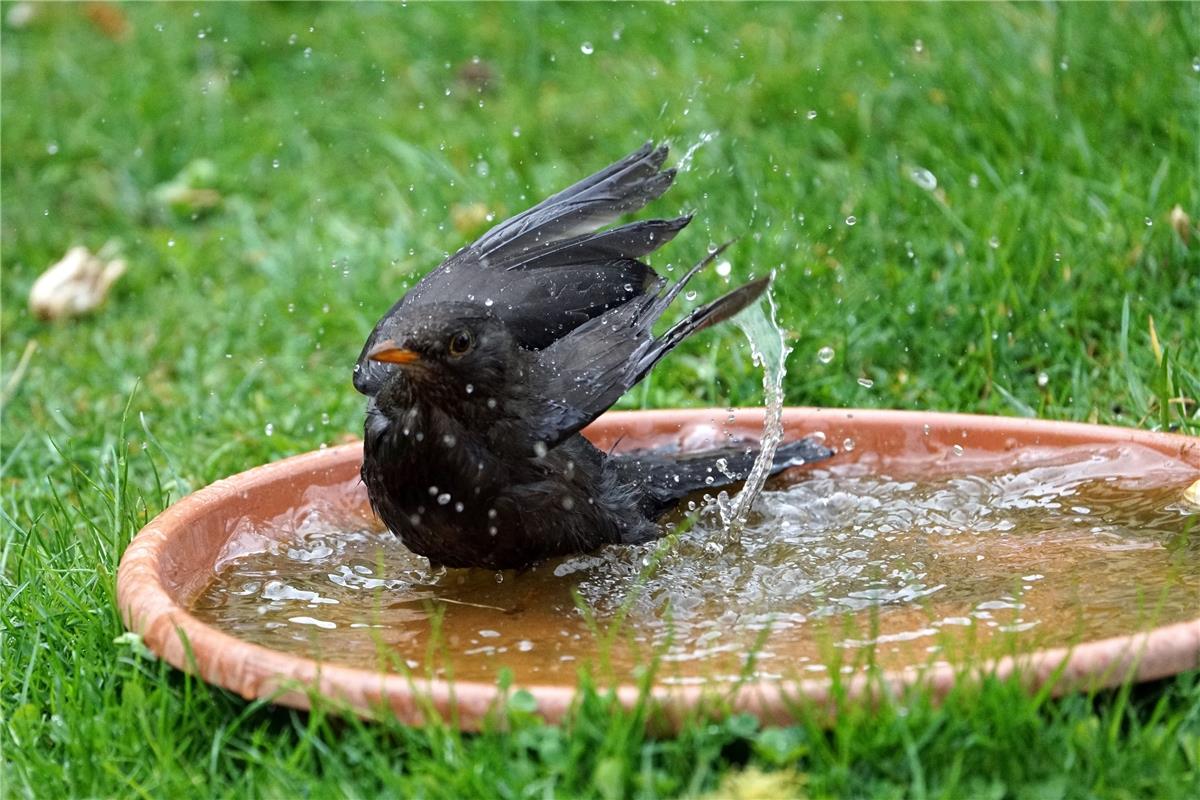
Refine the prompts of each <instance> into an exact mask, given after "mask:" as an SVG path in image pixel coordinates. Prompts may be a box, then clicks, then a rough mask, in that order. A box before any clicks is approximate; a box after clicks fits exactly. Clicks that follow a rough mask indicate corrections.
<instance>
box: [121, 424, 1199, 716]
mask: <svg viewBox="0 0 1200 800" xmlns="http://www.w3.org/2000/svg"><path fill="white" fill-rule="evenodd" d="M762 417H763V410H762V409H754V408H747V409H738V410H737V411H736V412H735V413H734V414H733V415H732V418H733V421H732V422H731V421H729V420H730V419H731V414H730V411H729V410H727V409H694V410H671V409H663V410H653V411H617V412H609V413H607V414H605V415H604V416H602V417H601V418H600V419H599V420H597V422H595V423H594V424H593V425H592V426H591V427H589V429H588V430H586V431H585V434H587V435H588V436H589V438H591V439H592V440H593V441H594V442H595V443H596V444H597V445H598V446H601V447H610V446H612V445H613V444H614V443H615V442H617V441H618V440H620V441H621V444H622V445H624V446H646V445H652V444H661V443H663V442H664V441H675V442H679V441H680V437H681V434H683V435H684V440H683V443H684V444H687V443H688V440H689V439H693V438H695V437H697V436H699V437H701V438H702V437H704V436H706V435H707V436H710V437H711V436H713V435H716V434H719V433H720V432H721V431H723V430H736V431H739V432H742V433H744V434H747V435H756V434H757V431H758V430H759V429H760V428H761V424H762ZM783 422H784V427H785V431H786V435H787V437H788V438H796V437H798V436H800V435H804V434H810V433H813V432H816V431H821V432H823V433H824V434H825V435H826V439H827V441H828V442H830V443H831V444H835V445H837V444H838V443H841V442H842V441H843V440H844V439H846V438H853V439H854V440H855V447H854V452H852V453H848V452H843V453H840V454H839V455H838V456H835V460H838V459H846V460H858V459H861V458H863V457H865V456H869V457H875V456H878V457H883V458H885V459H886V458H889V457H890V458H896V457H899V458H900V459H901V460H903V459H914V458H915V459H917V460H918V461H919V462H920V463H922V464H926V465H928V466H929V467H931V468H933V469H938V468H939V466H940V467H945V466H948V465H951V464H955V463H956V461H951V460H948V458H947V454H949V453H950V452H952V448H953V446H954V445H955V444H959V443H966V444H967V445H968V446H969V447H970V448H971V449H972V452H975V451H980V452H984V453H1004V452H1009V451H1012V450H1014V449H1016V448H1021V447H1028V446H1047V445H1049V446H1059V447H1065V446H1071V445H1079V444H1121V443H1133V444H1138V445H1141V446H1144V447H1148V448H1150V449H1153V450H1156V451H1158V452H1160V453H1163V454H1166V455H1169V456H1171V457H1173V458H1177V459H1180V460H1182V461H1185V462H1187V463H1188V464H1191V465H1193V466H1196V467H1197V468H1198V469H1200V438H1196V437H1188V436H1183V435H1177V434H1162V433H1155V432H1151V431H1143V430H1138V429H1129V428H1118V427H1110V426H1101V425H1090V424H1083V423H1071V422H1056V421H1050V420H1037V419H1025V418H1014V417H989V416H980V415H970V414H949V413H933V412H914V411H880V410H859V409H818V408H787V409H785V410H784V415H783ZM361 460H362V444H361V442H356V443H351V444H346V445H341V446H338V447H331V448H328V449H323V450H317V451H313V452H309V453H304V454H301V455H297V456H293V457H291V458H286V459H283V460H281V461H276V462H272V463H268V464H264V465H262V466H259V467H255V468H253V469H250V470H247V471H245V472H242V473H239V474H237V475H234V476H231V477H229V478H225V479H222V480H219V481H216V482H215V483H213V484H211V485H209V486H207V487H205V488H203V489H201V490H199V491H197V492H194V493H193V494H190V495H188V496H187V497H184V498H182V499H181V500H179V501H178V502H176V503H174V504H173V505H171V506H170V507H169V508H167V509H166V510H165V511H163V512H162V513H161V514H159V515H158V516H157V517H155V518H154V519H153V520H151V522H150V523H149V524H148V525H146V527H144V528H143V529H142V530H141V531H140V532H139V533H138V534H137V536H135V537H134V539H133V541H132V542H131V543H130V545H129V547H128V548H127V549H126V551H125V554H124V556H123V557H122V559H121V564H120V568H119V570H118V574H117V604H118V608H119V610H120V612H121V615H122V619H123V620H124V622H125V624H126V626H127V627H128V628H129V629H130V630H132V631H133V632H135V633H137V634H139V635H141V636H142V638H143V641H144V642H145V643H146V645H147V646H148V647H149V648H150V649H151V650H152V651H153V652H155V653H156V654H157V655H158V656H159V657H161V658H163V659H165V660H166V661H167V662H168V663H170V664H172V665H173V666H175V667H177V668H179V669H183V670H186V671H189V672H194V673H198V674H199V676H200V677H201V678H203V679H204V680H206V681H208V682H210V683H213V684H216V685H218V686H221V687H223V688H225V689H228V690H230V691H233V692H236V693H238V694H240V695H242V696H243V697H245V698H247V699H254V698H267V699H270V700H272V701H273V702H276V703H280V704H282V705H286V706H291V707H294V708H302V709H303V708H308V707H310V703H311V695H310V693H311V692H312V691H314V690H315V692H316V693H317V694H319V695H321V696H323V697H326V698H329V699H331V700H333V701H335V702H336V703H340V704H344V705H345V706H347V707H348V708H350V709H352V710H354V711H356V712H358V713H360V714H364V715H367V716H371V715H375V714H378V713H379V712H380V711H381V710H382V711H383V712H384V713H388V714H391V715H393V716H394V717H395V718H396V719H398V720H400V721H402V722H404V723H407V724H414V725H419V724H423V723H424V722H425V721H426V720H427V719H428V718H429V713H430V711H431V710H432V711H435V712H436V713H437V714H438V715H439V716H440V717H441V718H442V719H449V720H453V721H454V722H455V724H456V725H458V726H459V727H461V728H463V729H465V730H478V729H479V728H480V727H481V726H482V725H483V724H484V721H485V719H486V718H487V717H488V715H489V714H490V713H492V712H493V711H494V710H495V709H496V708H497V707H498V706H499V705H501V704H502V703H503V701H504V697H505V692H504V690H503V689H501V688H500V687H499V686H498V685H497V684H496V683H495V682H490V683H485V682H473V681H453V682H450V681H446V680H441V679H428V678H418V677H415V676H412V675H403V674H397V673H384V672H378V671H374V670H367V669H360V668H355V667H349V666H342V665H338V664H332V663H328V662H318V661H316V660H313V659H310V658H305V657H303V656H297V655H292V654H289V653H284V652H281V651H277V650H272V649H269V648H266V647H263V646H260V645H256V644H252V643H250V642H247V641H244V640H241V639H238V638H236V637H234V636H232V635H230V634H227V633H224V632H222V631H220V630H218V629H217V628H214V627H212V626H209V625H206V624H204V623H202V622H201V621H200V620H198V619H197V618H196V617H195V616H193V615H192V614H191V613H190V612H189V611H188V610H187V608H188V606H189V604H190V602H191V601H192V600H193V599H194V598H195V597H196V595H197V594H198V593H199V592H200V591H201V590H202V589H203V588H204V586H205V585H206V584H207V582H208V581H209V580H210V579H211V577H212V575H213V564H214V562H215V560H216V557H217V555H218V554H219V552H220V550H221V548H222V546H223V545H224V543H225V541H226V540H227V539H228V537H229V535H230V533H231V531H232V526H231V525H230V524H229V520H231V519H234V518H236V516H237V515H246V514H251V515H253V516H255V517H259V518H263V519H265V518H270V517H273V516H275V515H276V514H277V513H280V512H282V511H283V510H286V509H288V508H294V507H297V506H299V505H302V504H303V502H304V500H303V496H304V492H305V490H306V489H307V488H308V487H311V486H332V485H335V484H338V483H344V482H346V481H349V480H352V479H353V478H354V476H355V475H356V474H357V472H358V468H359V465H360V463H361ZM959 468H960V469H961V465H960V466H959ZM222 533H223V535H222ZM1198 666H1200V616H1198V617H1197V618H1196V619H1193V620H1190V621H1187V622H1180V623H1175V624H1172V625H1165V626H1161V627H1157V628H1154V629H1152V630H1148V631H1143V632H1139V633H1135V634H1130V635H1125V636H1116V637H1111V638H1106V639H1099V640H1092V641H1087V642H1083V643H1080V644H1077V645H1076V646H1074V647H1071V648H1063V647H1058V648H1050V649H1042V650H1036V651H1033V652H1029V653H1026V654H1021V655H1017V656H1005V657H1002V658H999V659H994V660H990V661H986V662H982V663H980V664H976V665H971V666H969V667H967V668H965V670H964V668H963V667H962V666H955V665H945V664H941V665H932V666H924V667H910V668H905V669H900V670H894V671H888V672H881V673H878V674H859V675H854V676H851V677H849V678H846V679H843V680H841V681H840V684H839V685H838V686H836V687H835V685H834V682H833V681H832V680H831V679H829V678H813V679H804V680H780V681H776V680H772V681H752V682H747V683H742V684H738V685H735V686H733V687H729V686H721V687H711V686H705V685H685V686H666V685H655V686H653V687H651V688H650V689H648V690H644V689H642V688H640V687H638V686H636V685H632V684H623V685H620V686H617V687H615V690H614V691H615V696H616V698H617V700H618V701H619V702H620V703H621V704H622V705H624V706H626V707H632V706H634V705H636V704H637V703H639V702H641V701H642V700H644V699H647V695H648V699H650V700H651V701H652V703H653V705H654V706H655V707H656V709H657V710H658V711H659V712H661V714H662V719H663V720H664V721H665V722H666V723H667V724H668V726H673V727H679V726H680V725H681V724H683V722H684V721H685V720H686V719H688V718H689V714H691V713H693V712H694V710H695V709H699V708H702V707H707V706H709V705H711V701H713V700H716V701H717V702H718V704H719V705H718V706H717V710H724V711H729V712H748V713H752V714H754V715H756V716H758V717H759V718H761V719H762V720H763V721H764V722H774V723H784V722H787V721H789V720H792V719H794V713H793V712H794V710H795V708H796V706H797V705H798V704H800V703H804V702H808V703H814V704H816V705H817V706H818V707H823V708H826V709H829V710H832V707H833V703H834V700H835V697H844V698H847V699H851V700H857V699H870V698H872V697H875V696H878V695H879V694H880V693H881V692H883V693H890V694H897V693H899V692H901V691H902V690H903V689H904V688H905V687H907V686H910V685H914V684H921V685H924V686H926V687H927V688H928V690H929V691H930V692H931V693H932V694H933V696H934V697H942V696H944V695H945V694H947V693H948V692H949V691H950V690H951V688H952V687H953V686H954V685H955V684H956V683H958V682H959V681H961V680H963V679H964V678H967V679H978V678H980V677H982V676H984V675H994V676H997V677H1000V678H1006V677H1010V676H1015V677H1017V678H1019V679H1020V680H1021V681H1022V682H1023V683H1025V684H1027V685H1028V686H1029V687H1030V688H1031V689H1033V688H1036V687H1040V686H1043V685H1046V684H1052V685H1051V690H1052V692H1053V693H1055V694H1062V693H1064V692H1067V691H1071V690H1074V689H1080V688H1083V689H1090V688H1100V687H1104V686H1113V685H1117V684H1119V683H1121V682H1123V681H1124V680H1126V679H1129V678H1131V679H1133V680H1136V681H1143V680H1153V679H1157V678H1162V677H1166V676H1169V675H1172V674H1176V673H1178V672H1182V671H1185V670H1188V669H1195V668H1197V667H1198ZM515 688H521V689H526V690H528V691H529V692H530V694H532V696H533V697H534V699H535V700H536V702H537V710H538V713H539V714H541V715H542V716H543V717H544V718H546V719H547V720H548V721H551V722H556V721H559V720H561V719H562V718H563V717H564V716H565V715H566V714H567V713H568V711H569V709H570V708H571V705H572V703H573V702H574V699H575V694H576V687H574V686H564V685H533V684H522V685H520V686H518V687H515Z"/></svg>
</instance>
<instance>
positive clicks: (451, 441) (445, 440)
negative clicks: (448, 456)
mask: <svg viewBox="0 0 1200 800" xmlns="http://www.w3.org/2000/svg"><path fill="white" fill-rule="evenodd" d="M442 444H444V445H446V447H454V445H456V444H458V439H455V438H454V434H450V433H447V434H445V435H443V436H442Z"/></svg>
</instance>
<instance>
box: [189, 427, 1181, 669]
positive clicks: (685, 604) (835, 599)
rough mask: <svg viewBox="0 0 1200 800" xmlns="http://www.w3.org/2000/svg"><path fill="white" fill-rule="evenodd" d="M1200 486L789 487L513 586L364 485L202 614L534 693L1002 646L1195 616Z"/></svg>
mask: <svg viewBox="0 0 1200 800" xmlns="http://www.w3.org/2000/svg"><path fill="white" fill-rule="evenodd" d="M926 474H927V473H926ZM1196 477H1197V473H1196V470H1195V469H1194V468H1192V467H1189V466H1187V465H1185V464H1182V463H1181V462H1177V461H1172V460H1170V459H1168V458H1166V457H1164V456H1160V455H1157V454H1154V453H1151V452H1150V451H1147V450H1143V449H1141V448H1137V447H1133V446H1129V447H1109V448H1104V449H1094V448H1092V449H1089V448H1075V449H1070V450H1058V451H1049V450H1046V451H1041V452H1032V451H1030V452H1029V453H1027V454H1026V455H1025V456H1023V457H1022V462H1021V464H1020V465H1019V466H1018V467H1015V468H1014V467H1012V465H1011V462H1010V464H1009V468H1008V469H1006V470H1002V471H994V472H991V473H990V474H974V475H969V476H961V475H960V476H945V477H935V478H931V477H928V476H927V477H925V479H923V480H916V479H912V478H911V476H898V475H892V476H890V477H889V476H882V475H879V474H874V473H872V472H871V471H869V470H868V469H867V468H866V467H863V466H859V465H846V466H841V467H838V468H836V469H830V470H814V471H812V472H810V473H808V475H807V477H806V478H805V479H804V480H802V481H801V482H798V483H794V484H792V485H787V484H780V483H776V484H774V485H772V484H768V489H767V491H765V492H763V493H762V495H761V496H760V497H759V499H758V501H757V503H756V504H755V506H754V509H753V511H752V512H751V513H750V515H749V517H748V519H747V522H746V525H745V527H744V529H743V531H742V533H741V536H740V538H739V540H738V541H736V542H733V543H729V542H727V541H725V540H723V539H722V537H721V533H722V529H723V525H722V521H721V520H720V519H719V518H718V514H717V512H716V511H710V512H708V513H707V514H706V515H704V516H702V517H701V518H700V519H699V520H697V521H696V522H695V523H694V524H693V525H692V526H691V527H690V529H688V530H687V531H686V532H684V533H680V534H677V535H676V536H674V537H672V538H671V539H669V540H666V541H664V542H662V543H659V544H656V545H646V546H642V547H636V548H620V547H610V548H606V549H604V550H601V551H599V552H598V553H595V554H591V555H584V556H576V557H571V558H566V559H560V560H558V561H554V562H549V563H546V564H543V565H541V566H539V567H537V568H536V569H534V570H531V571H528V572H525V573H519V574H518V573H511V572H510V573H504V574H502V575H498V574H497V573H493V572H485V571H478V570H443V569H431V568H430V567H429V564H428V562H426V561H425V559H423V558H421V557H419V556H414V555H412V554H411V553H409V552H408V551H407V550H405V549H404V548H403V547H402V546H401V545H400V544H399V543H398V542H396V540H395V539H394V538H393V537H392V536H391V535H390V534H388V533H386V532H382V531H380V530H379V529H377V528H376V527H373V526H372V524H371V523H369V522H367V521H365V520H366V518H365V516H364V514H363V507H362V498H361V497H358V496H357V495H354V497H356V498H357V499H356V502H355V503H349V504H347V503H346V502H345V501H344V497H345V492H344V491H343V495H342V497H343V499H342V500H338V501H331V502H328V503H326V502H323V501H322V500H321V498H320V497H317V496H314V497H311V498H308V501H309V502H307V504H306V508H305V510H304V511H303V512H300V513H296V514H292V515H289V516H288V518H287V519H285V520H276V521H273V522H272V524H270V525H265V526H254V525H250V524H247V523H245V522H243V523H242V524H240V525H239V526H237V528H236V529H235V531H234V533H233V535H232V536H231V538H230V540H229V543H228V544H227V546H226V548H225V551H224V552H223V554H222V556H221V557H220V558H219V559H218V562H217V574H216V575H215V577H214V580H213V582H212V583H211V584H210V585H209V586H208V587H207V588H206V589H205V590H204V591H203V592H202V593H201V595H200V596H199V597H198V598H197V599H196V601H195V603H194V612H195V613H196V615H197V616H198V617H200V618H201V619H203V620H204V621H206V622H208V623H210V624H213V625H216V626H217V627H220V628H222V629H224V630H226V631H228V632H230V633H232V634H234V635H236V636H239V637H241V638H243V639H247V640H250V641H254V642H256V643H260V644H263V645H267V646H269V647H274V648H278V649H282V650H287V651H291V652H295V653H298V654H303V655H309V656H313V657H318V658H324V659H328V660H331V661H337V662H342V663H349V664H354V665H358V666H370V667H377V668H383V669H392V670H406V669H408V670H415V671H417V672H420V673H422V674H424V673H426V672H428V673H431V674H453V675H454V676H455V677H457V678H460V679H481V680H490V679H492V678H494V677H495V674H496V671H497V669H499V668H500V667H502V666H503V667H508V668H510V669H511V670H512V671H513V672H514V674H515V676H516V678H517V680H518V681H524V682H528V683H533V682H547V681H550V682H553V681H559V680H560V681H565V682H572V681H574V679H575V675H576V672H577V670H578V669H579V668H580V667H581V666H582V665H584V664H588V665H590V667H591V668H593V669H596V670H600V671H608V672H611V673H612V674H614V675H616V676H617V677H629V676H630V675H632V674H634V673H635V672H636V671H637V670H638V669H639V668H645V666H647V665H648V664H650V663H652V662H657V663H658V665H659V670H660V675H661V676H662V677H663V679H664V680H666V681H668V682H671V681H675V682H685V683H686V682H695V681H699V680H704V679H714V678H715V679H722V678H733V677H736V676H738V675H739V674H742V673H743V672H746V671H749V672H751V673H753V674H755V675H757V676H758V677H773V676H785V677H795V676H797V675H800V676H804V675H808V674H812V673H823V672H826V671H827V670H829V669H842V670H843V671H849V670H852V669H854V668H855V665H856V664H858V663H861V662H862V661H863V659H864V658H865V657H866V655H867V653H868V652H869V653H870V655H871V657H872V658H873V659H874V660H875V661H876V662H877V663H881V664H883V665H885V666H899V665H903V664H912V663H928V662H930V661H933V660H941V659H950V660H953V659H955V658H961V657H964V656H966V655H968V654H969V655H994V654H996V653H997V652H998V651H1001V650H1003V651H1004V652H1008V651H1009V650H1011V649H1012V648H1013V647H1019V648H1022V649H1028V648H1031V647H1034V646H1049V645H1058V644H1068V643H1071V642H1075V641H1079V640H1080V639H1081V638H1091V637H1095V636H1110V635H1116V634H1121V633H1129V632H1132V631H1135V630H1140V629H1144V628H1146V627H1151V626H1154V625H1159V624H1166V623H1169V622H1175V621H1179V620H1183V619H1190V618H1192V617H1195V616H1196V615H1197V608H1198V607H1200V509H1197V508H1196V507H1195V506H1194V505H1190V504H1188V503H1186V502H1184V501H1182V500H1181V494H1182V491H1183V489H1184V488H1185V487H1186V486H1187V485H1188V484H1190V483H1191V482H1192V481H1194V480H1195V479H1196ZM327 491H329V490H327ZM673 521H674V522H675V523H677V524H680V523H682V522H683V518H682V517H677V518H675V519H674V520H673ZM680 527H681V528H682V527H684V526H683V525H682V524H680ZM499 535H501V536H502V535H503V532H501V533H500V534H499ZM600 653H603V657H600V656H599V655H598V654H600Z"/></svg>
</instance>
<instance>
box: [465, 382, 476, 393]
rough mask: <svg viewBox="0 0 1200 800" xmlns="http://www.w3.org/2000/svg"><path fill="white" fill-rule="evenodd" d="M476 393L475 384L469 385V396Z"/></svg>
mask: <svg viewBox="0 0 1200 800" xmlns="http://www.w3.org/2000/svg"><path fill="white" fill-rule="evenodd" d="M474 391H475V384H473V383H468V384H467V394H473V393H474Z"/></svg>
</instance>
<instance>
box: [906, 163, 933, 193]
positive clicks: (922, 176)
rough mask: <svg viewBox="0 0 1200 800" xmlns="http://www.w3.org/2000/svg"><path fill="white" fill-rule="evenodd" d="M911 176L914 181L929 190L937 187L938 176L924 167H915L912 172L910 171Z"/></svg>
mask: <svg viewBox="0 0 1200 800" xmlns="http://www.w3.org/2000/svg"><path fill="white" fill-rule="evenodd" d="M909 177H910V178H912V182H913V183H915V184H916V185H917V186H920V187H921V188H922V189H924V190H925V191H927V192H932V191H933V190H934V189H936V188H937V185H938V181H937V176H936V175H934V174H933V173H932V172H930V171H929V170H927V169H925V168H924V167H913V170H912V172H910V173H909Z"/></svg>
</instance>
